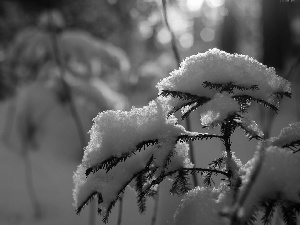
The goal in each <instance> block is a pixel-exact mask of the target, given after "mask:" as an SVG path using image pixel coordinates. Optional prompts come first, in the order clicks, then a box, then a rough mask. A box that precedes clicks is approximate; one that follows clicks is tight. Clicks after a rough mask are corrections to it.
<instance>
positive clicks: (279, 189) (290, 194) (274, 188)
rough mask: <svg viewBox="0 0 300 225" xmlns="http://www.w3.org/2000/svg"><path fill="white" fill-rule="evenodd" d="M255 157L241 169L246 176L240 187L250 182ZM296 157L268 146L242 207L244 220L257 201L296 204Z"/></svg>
mask: <svg viewBox="0 0 300 225" xmlns="http://www.w3.org/2000/svg"><path fill="white" fill-rule="evenodd" d="M257 162H258V155H255V156H254V158H253V159H251V160H250V161H248V162H247V163H246V164H245V166H244V171H245V172H246V175H245V176H244V177H243V184H246V183H247V182H249V181H250V179H249V178H250V176H251V173H252V172H253V171H254V170H255V167H256V166H257ZM299 171H300V154H298V153H295V154H294V153H293V152H292V151H289V150H287V149H283V148H279V147H276V146H270V147H268V148H267V149H266V150H265V157H264V161H263V164H262V166H261V169H260V171H259V174H258V176H257V177H256V180H255V182H254V183H253V185H252V189H251V191H250V193H249V194H248V196H247V199H246V201H245V204H244V206H243V207H244V209H245V213H246V214H245V216H246V217H249V216H250V214H251V213H252V211H253V206H255V205H256V204H258V203H259V202H260V201H264V200H267V199H277V198H278V197H279V196H280V197H281V199H282V200H286V201H291V202H294V203H300V196H299V192H300V176H299Z"/></svg>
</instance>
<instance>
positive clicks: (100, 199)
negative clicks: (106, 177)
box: [75, 191, 102, 215]
mask: <svg viewBox="0 0 300 225" xmlns="http://www.w3.org/2000/svg"><path fill="white" fill-rule="evenodd" d="M95 197H98V204H100V203H101V202H102V195H101V194H100V193H98V192H97V191H94V192H92V193H91V194H90V195H89V196H88V197H87V199H86V200H85V201H84V202H83V203H82V204H81V205H80V206H79V207H78V208H77V209H76V210H75V211H76V214H77V215H79V214H80V212H81V211H82V209H83V208H84V207H85V206H87V205H88V204H89V203H90V202H91V201H92V200H93V199H94V198H95Z"/></svg>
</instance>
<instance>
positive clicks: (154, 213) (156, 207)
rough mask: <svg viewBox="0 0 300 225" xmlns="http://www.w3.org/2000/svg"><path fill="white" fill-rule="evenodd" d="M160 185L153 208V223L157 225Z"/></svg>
mask: <svg viewBox="0 0 300 225" xmlns="http://www.w3.org/2000/svg"><path fill="white" fill-rule="evenodd" d="M158 193H159V186H158V187H157V194H156V195H155V197H154V209H153V214H152V219H151V225H155V223H156V220H157V214H158V205H159V204H158V203H159V194H158Z"/></svg>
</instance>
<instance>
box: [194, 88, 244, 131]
mask: <svg viewBox="0 0 300 225" xmlns="http://www.w3.org/2000/svg"><path fill="white" fill-rule="evenodd" d="M239 111H240V105H239V104H238V102H237V101H235V100H234V99H233V98H231V97H230V96H229V94H226V93H224V94H220V93H216V94H215V95H214V97H213V99H212V100H210V101H209V102H208V103H206V104H204V105H203V106H202V107H201V108H200V117H201V118H200V120H201V124H202V125H203V126H214V125H217V124H219V123H222V122H223V121H224V119H226V118H227V117H228V116H229V115H232V114H233V113H236V112H239Z"/></svg>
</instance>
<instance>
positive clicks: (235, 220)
mask: <svg viewBox="0 0 300 225" xmlns="http://www.w3.org/2000/svg"><path fill="white" fill-rule="evenodd" d="M258 153H259V155H258V161H257V164H256V166H255V168H254V171H253V173H252V174H251V175H250V178H249V181H248V182H247V184H246V185H245V187H244V189H243V191H242V192H241V193H240V195H239V196H238V198H237V201H236V202H235V203H234V205H233V207H232V213H231V215H230V219H231V223H230V224H231V225H238V224H240V221H239V220H240V219H241V218H240V217H239V215H238V214H239V211H240V210H241V209H242V207H243V205H244V203H245V201H246V199H247V197H248V195H249V193H250V191H251V189H252V187H253V185H254V183H255V181H256V179H257V177H258V174H259V172H260V170H261V167H262V164H263V161H264V157H265V151H264V145H263V144H262V146H261V147H260V149H259V152H258Z"/></svg>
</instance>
